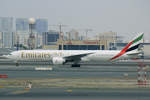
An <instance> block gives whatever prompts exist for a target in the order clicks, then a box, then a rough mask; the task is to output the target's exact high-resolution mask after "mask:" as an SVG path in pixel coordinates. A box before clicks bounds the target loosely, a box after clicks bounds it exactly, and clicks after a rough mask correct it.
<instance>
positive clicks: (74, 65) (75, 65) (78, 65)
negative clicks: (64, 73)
mask: <svg viewBox="0 0 150 100" xmlns="http://www.w3.org/2000/svg"><path fill="white" fill-rule="evenodd" d="M71 67H80V64H73V65H71Z"/></svg>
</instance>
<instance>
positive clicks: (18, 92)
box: [11, 90, 29, 95]
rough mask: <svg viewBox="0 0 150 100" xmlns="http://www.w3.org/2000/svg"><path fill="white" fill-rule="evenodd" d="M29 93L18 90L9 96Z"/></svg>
mask: <svg viewBox="0 0 150 100" xmlns="http://www.w3.org/2000/svg"><path fill="white" fill-rule="evenodd" d="M28 92H29V91H27V90H18V91H13V92H11V94H14V95H15V94H24V93H28Z"/></svg>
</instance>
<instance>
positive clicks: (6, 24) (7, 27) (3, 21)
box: [0, 17, 13, 32]
mask: <svg viewBox="0 0 150 100" xmlns="http://www.w3.org/2000/svg"><path fill="white" fill-rule="evenodd" d="M0 31H1V32H12V31H13V18H12V17H0Z"/></svg>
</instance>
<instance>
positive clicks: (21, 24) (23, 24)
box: [16, 18, 29, 32]
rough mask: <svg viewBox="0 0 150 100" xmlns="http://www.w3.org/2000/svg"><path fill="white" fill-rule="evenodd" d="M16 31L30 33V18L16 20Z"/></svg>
mask: <svg viewBox="0 0 150 100" xmlns="http://www.w3.org/2000/svg"><path fill="white" fill-rule="evenodd" d="M16 31H17V32H19V31H21V32H28V31H29V21H28V18H17V19H16Z"/></svg>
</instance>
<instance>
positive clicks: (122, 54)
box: [0, 33, 144, 67]
mask: <svg viewBox="0 0 150 100" xmlns="http://www.w3.org/2000/svg"><path fill="white" fill-rule="evenodd" d="M143 37H144V33H140V34H138V35H137V36H136V37H135V38H134V39H133V40H132V41H130V42H129V43H128V44H127V45H126V46H125V47H124V48H123V49H122V50H19V51H13V52H11V53H10V54H8V55H3V56H0V59H12V60H13V61H14V62H15V63H16V66H19V62H26V61H28V62H37V63H38V62H44V61H47V62H50V63H52V64H53V65H65V64H67V63H69V62H71V63H72V64H71V67H80V64H79V63H80V62H84V63H86V62H98V63H101V62H115V61H117V60H120V59H132V58H138V57H139V56H141V53H142V51H141V49H140V47H141V46H140V44H141V43H143Z"/></svg>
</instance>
